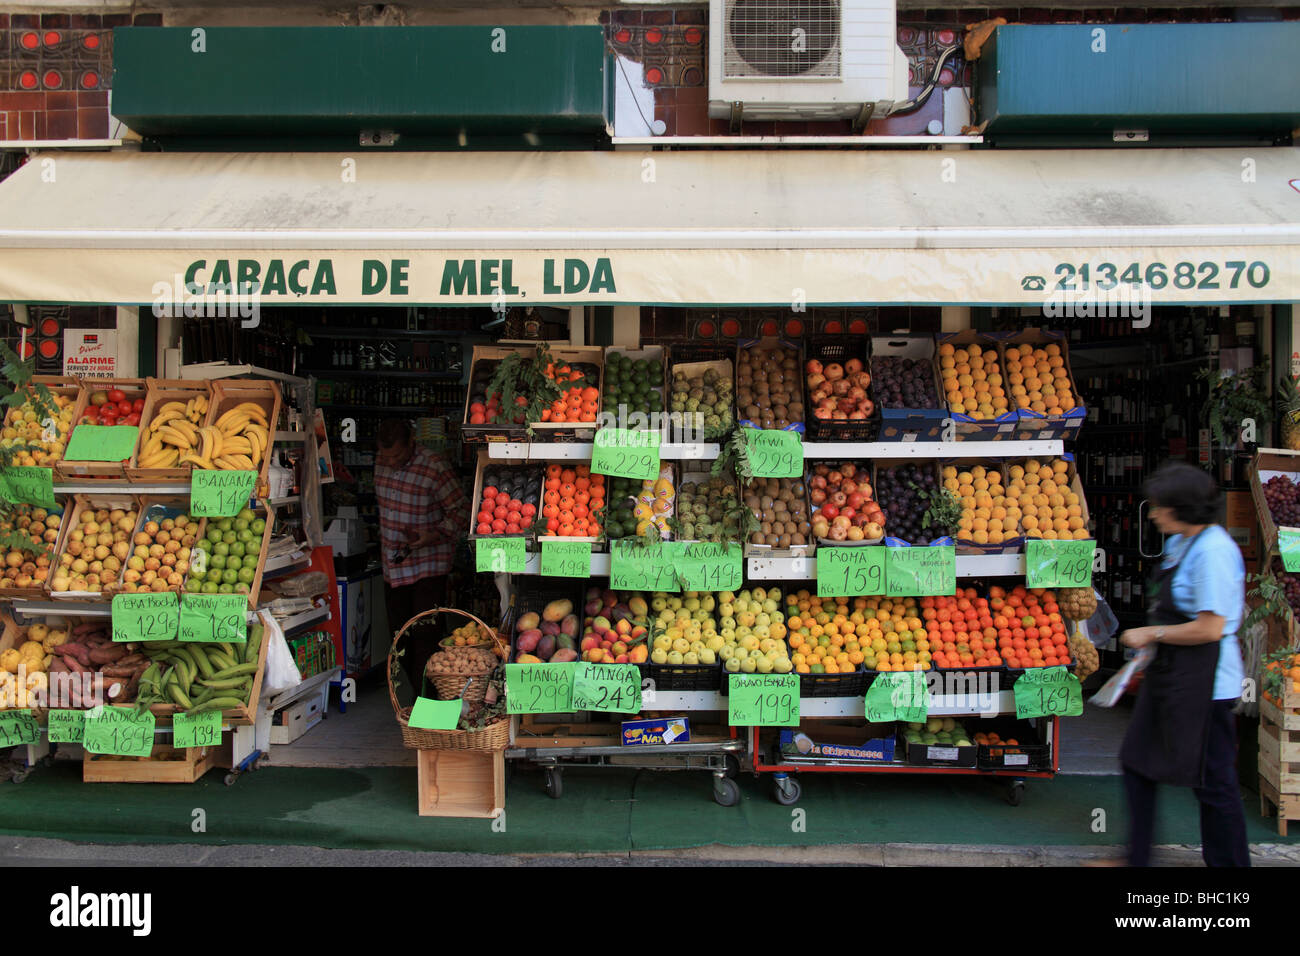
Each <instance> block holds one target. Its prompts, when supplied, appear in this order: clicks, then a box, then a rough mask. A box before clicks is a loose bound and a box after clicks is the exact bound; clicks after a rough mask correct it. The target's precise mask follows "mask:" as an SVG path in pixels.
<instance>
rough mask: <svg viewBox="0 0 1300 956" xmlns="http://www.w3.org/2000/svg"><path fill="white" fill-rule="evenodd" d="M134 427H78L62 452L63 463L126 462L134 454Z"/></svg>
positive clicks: (135, 437) (137, 431)
mask: <svg viewBox="0 0 1300 956" xmlns="http://www.w3.org/2000/svg"><path fill="white" fill-rule="evenodd" d="M139 439H140V429H139V428H138V427H137V426H135V425H78V426H77V427H76V428H74V429H73V430H72V438H70V439H69V440H68V447H67V449H66V450H65V451H64V452H63V460H64V461H126V460H127V459H128V458H130V457H131V456H132V455H133V454H134V453H135V443H136V442H137V441H139Z"/></svg>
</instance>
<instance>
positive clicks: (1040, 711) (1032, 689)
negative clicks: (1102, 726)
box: [1011, 667, 1083, 720]
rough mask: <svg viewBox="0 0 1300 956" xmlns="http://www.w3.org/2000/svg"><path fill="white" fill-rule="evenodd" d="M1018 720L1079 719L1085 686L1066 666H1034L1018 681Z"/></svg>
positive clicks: (1016, 685)
mask: <svg viewBox="0 0 1300 956" xmlns="http://www.w3.org/2000/svg"><path fill="white" fill-rule="evenodd" d="M1011 690H1012V692H1013V693H1014V694H1015V697H1016V718H1017V719H1019V720H1023V719H1024V718H1026V717H1078V716H1079V715H1080V714H1082V713H1083V685H1081V684H1080V683H1079V678H1077V677H1075V676H1074V675H1073V674H1071V673H1070V672H1069V671H1068V670H1066V669H1065V668H1064V667H1034V668H1030V669H1029V670H1027V671H1025V672H1024V674H1022V675H1021V676H1020V677H1018V678H1016V682H1015V684H1013V685H1012V687H1011Z"/></svg>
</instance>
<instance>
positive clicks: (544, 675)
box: [506, 664, 577, 714]
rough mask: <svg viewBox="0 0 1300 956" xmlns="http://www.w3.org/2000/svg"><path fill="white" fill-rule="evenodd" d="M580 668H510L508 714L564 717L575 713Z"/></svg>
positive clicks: (543, 665) (566, 665)
mask: <svg viewBox="0 0 1300 956" xmlns="http://www.w3.org/2000/svg"><path fill="white" fill-rule="evenodd" d="M575 667H577V665H576V664H507V665H506V713H507V714H563V713H567V712H569V711H571V710H573V671H574V668H575Z"/></svg>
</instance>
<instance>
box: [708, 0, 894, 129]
mask: <svg viewBox="0 0 1300 956" xmlns="http://www.w3.org/2000/svg"><path fill="white" fill-rule="evenodd" d="M895 19H896V14H895V7H894V0H709V115H710V116H714V117H728V116H730V117H733V118H735V117H736V114H737V111H739V114H740V116H741V117H742V118H745V119H756V120H761V119H767V120H794V119H800V120H819V119H845V118H864V119H865V116H867V115H875V116H881V115H884V114H886V113H888V112H889V111H890V109H891V108H892V107H893V106H894V104H895V103H903V102H906V100H907V98H908V96H907V80H908V69H907V56H906V54H904V53H903V51H902V50H900V49H899V48H898V45H897V44H896V43H895V39H894V38H895Z"/></svg>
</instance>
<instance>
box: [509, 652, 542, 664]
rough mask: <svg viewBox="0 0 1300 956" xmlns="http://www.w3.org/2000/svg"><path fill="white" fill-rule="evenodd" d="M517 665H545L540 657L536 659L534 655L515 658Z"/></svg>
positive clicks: (522, 655)
mask: <svg viewBox="0 0 1300 956" xmlns="http://www.w3.org/2000/svg"><path fill="white" fill-rule="evenodd" d="M515 663H516V664H541V663H544V662H543V661H542V659H541V658H540V657H534V656H533V655H532V654H520V655H519V656H518V657H517V658H515Z"/></svg>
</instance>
